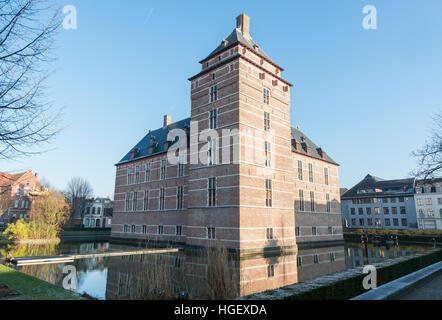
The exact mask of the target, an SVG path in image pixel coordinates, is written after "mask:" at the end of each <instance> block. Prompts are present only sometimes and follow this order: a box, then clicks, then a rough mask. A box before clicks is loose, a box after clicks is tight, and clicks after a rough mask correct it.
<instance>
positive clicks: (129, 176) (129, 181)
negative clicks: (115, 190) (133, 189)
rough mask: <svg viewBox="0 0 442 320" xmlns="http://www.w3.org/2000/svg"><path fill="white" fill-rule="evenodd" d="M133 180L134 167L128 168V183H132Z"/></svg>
mask: <svg viewBox="0 0 442 320" xmlns="http://www.w3.org/2000/svg"><path fill="white" fill-rule="evenodd" d="M132 181H133V171H132V168H129V169H127V184H132Z"/></svg>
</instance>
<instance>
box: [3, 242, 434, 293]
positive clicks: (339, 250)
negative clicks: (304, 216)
mask: <svg viewBox="0 0 442 320" xmlns="http://www.w3.org/2000/svg"><path fill="white" fill-rule="evenodd" d="M7 249H10V250H11V249H12V250H14V252H15V253H16V254H17V253H20V254H22V253H37V254H38V255H40V253H43V254H45V255H46V254H61V253H79V254H84V253H96V252H104V251H124V250H133V249H134V248H133V247H130V246H122V245H115V244H111V245H110V244H109V243H107V242H95V243H82V244H78V243H74V244H69V243H62V244H60V245H59V246H55V247H47V248H46V247H40V246H38V247H36V246H34V247H9V248H3V250H0V252H2V254H3V252H5V250H7ZM428 249H429V248H428V247H425V246H407V245H401V246H392V247H390V248H388V249H387V248H386V247H375V246H372V245H369V247H368V248H367V251H366V249H365V248H364V246H363V245H362V244H357V243H353V244H346V245H342V246H333V247H326V248H312V249H300V250H299V252H298V254H297V255H279V256H268V257H256V258H247V259H238V258H236V257H232V256H230V255H228V254H227V252H225V251H223V250H220V249H218V250H215V251H204V252H194V251H193V252H179V253H162V254H148V255H135V256H122V257H106V258H105V257H100V258H91V259H81V260H75V261H74V262H72V263H69V265H74V266H75V267H76V270H77V289H76V291H77V292H78V293H87V294H88V295H90V296H93V297H96V298H98V299H108V300H117V299H137V300H144V299H148V300H151V299H180V298H181V299H232V298H235V297H239V296H244V295H248V294H253V293H258V292H262V291H266V290H271V289H276V288H279V287H283V286H287V285H290V284H294V283H297V282H305V281H308V280H311V279H314V278H317V277H320V276H323V275H327V274H334V273H337V272H340V271H343V270H345V269H348V268H354V267H359V266H362V265H364V264H367V263H373V262H378V261H381V260H384V259H388V258H394V257H400V256H404V255H408V254H411V253H413V252H416V251H423V250H428ZM16 256H18V255H16ZM65 265H66V264H49V265H37V266H23V267H19V268H18V269H19V270H20V271H21V272H24V273H26V274H29V275H32V276H36V277H38V278H40V279H42V280H45V281H48V282H50V283H53V284H56V285H59V286H62V282H63V276H64V275H63V268H64V266H65Z"/></svg>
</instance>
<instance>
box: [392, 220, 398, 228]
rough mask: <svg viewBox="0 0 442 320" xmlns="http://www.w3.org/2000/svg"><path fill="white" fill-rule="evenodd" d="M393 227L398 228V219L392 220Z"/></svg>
mask: <svg viewBox="0 0 442 320" xmlns="http://www.w3.org/2000/svg"><path fill="white" fill-rule="evenodd" d="M393 225H394V226H395V227H398V226H399V219H393Z"/></svg>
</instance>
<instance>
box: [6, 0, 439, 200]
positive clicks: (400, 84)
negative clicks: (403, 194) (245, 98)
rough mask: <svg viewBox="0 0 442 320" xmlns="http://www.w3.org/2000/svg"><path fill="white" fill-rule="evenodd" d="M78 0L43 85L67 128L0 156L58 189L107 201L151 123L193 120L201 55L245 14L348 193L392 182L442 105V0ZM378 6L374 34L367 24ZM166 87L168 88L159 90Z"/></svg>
mask: <svg viewBox="0 0 442 320" xmlns="http://www.w3.org/2000/svg"><path fill="white" fill-rule="evenodd" d="M57 3H59V4H60V5H62V6H63V5H69V4H72V5H75V7H76V8H77V15H78V16H77V18H78V29H77V30H69V31H68V30H62V31H61V33H60V34H59V36H58V38H57V49H56V51H55V54H56V56H57V57H58V61H57V62H56V63H55V64H54V66H53V69H54V70H55V73H54V75H53V76H52V77H51V79H50V81H49V82H48V94H49V96H50V98H51V100H52V101H53V102H54V104H55V105H56V106H58V107H64V119H63V123H62V125H63V126H64V127H65V129H64V130H63V131H62V133H61V134H60V135H59V136H58V137H57V138H56V140H55V141H54V142H53V143H52V144H51V146H50V148H51V149H53V150H52V151H50V152H47V153H44V154H42V155H38V156H32V157H30V158H23V159H20V160H19V161H1V162H0V167H1V170H2V171H20V170H24V169H26V170H27V169H32V170H33V171H37V172H39V174H40V176H42V177H45V178H46V179H47V180H49V181H50V182H51V183H52V184H53V185H54V186H56V187H58V188H60V189H63V188H65V187H66V184H67V181H68V180H69V179H70V178H71V177H74V176H82V177H84V178H87V179H88V180H89V181H90V183H91V184H92V186H93V188H94V190H95V194H96V195H100V196H113V188H114V183H115V167H114V164H115V163H116V162H118V161H119V160H120V159H121V158H122V157H123V156H124V155H125V154H126V153H127V152H128V151H129V149H130V148H132V147H133V146H134V145H135V144H136V143H137V142H138V141H139V140H140V139H141V138H142V137H143V136H144V135H145V134H146V132H147V131H148V130H149V129H155V128H158V127H160V126H161V125H162V117H163V115H164V114H166V113H169V114H171V115H172V117H173V120H174V121H175V120H181V119H183V118H186V117H188V116H189V114H190V83H189V82H188V81H187V79H188V78H189V77H190V76H192V75H194V74H196V73H197V72H199V71H200V65H199V63H198V61H200V60H201V59H202V58H204V57H206V56H207V54H209V53H210V52H211V51H212V50H213V49H214V48H215V47H216V46H218V45H219V43H220V41H221V40H222V39H223V38H225V37H227V36H228V35H229V34H230V32H231V31H232V30H233V28H234V27H235V17H236V16H237V15H238V14H240V13H246V14H247V15H249V16H250V17H251V35H252V37H253V39H254V40H255V42H257V43H258V44H259V45H260V47H261V48H262V49H263V50H264V51H265V52H266V53H267V54H268V55H269V56H270V57H271V58H272V59H273V60H274V61H275V62H276V63H277V64H279V65H280V66H282V67H283V68H284V69H285V71H284V73H283V77H284V78H285V79H286V80H288V81H289V82H291V83H294V84H295V86H294V88H293V89H292V97H293V99H292V107H291V108H292V110H291V111H292V125H293V126H299V128H300V129H301V130H302V131H303V132H304V133H305V134H307V135H308V136H309V137H310V138H311V139H312V140H313V141H315V142H316V143H317V144H318V145H320V146H321V147H323V148H324V149H325V150H326V151H327V153H328V154H329V155H330V156H331V157H333V158H334V159H335V161H337V162H338V163H340V165H341V167H340V179H341V186H342V187H351V186H352V185H354V184H355V183H357V182H358V181H360V180H361V179H362V178H363V177H364V176H365V175H366V174H367V173H371V174H373V175H376V176H380V177H383V178H385V179H394V178H402V177H407V176H408V175H409V172H410V171H411V170H412V169H413V168H414V166H415V163H416V162H415V159H413V158H412V157H411V156H410V153H411V152H412V151H413V150H415V149H416V148H418V147H419V146H421V145H422V144H423V143H424V142H425V139H426V138H427V137H428V135H429V134H430V126H431V116H432V115H433V114H434V113H435V112H436V111H437V110H440V109H442V42H441V41H440V39H441V36H442V19H441V18H440V12H442V1H440V0H426V1H417V0H400V1H399V0H391V1H385V0H384V1H376V0H364V1H359V0H338V1H328V0H321V1H320V0H310V1H299V0H298V1H274V2H272V3H269V2H262V3H261V2H260V1H238V0H237V1H229V0H226V1H223V2H219V1H218V2H216V1H215V2H208V1H147V0H143V1H141V0H131V1H122V0H115V1H105V0H93V1H90V0H75V1H68V0H66V1H65V0H59V1H57ZM365 5H374V6H376V8H377V14H378V29H377V30H365V29H363V28H362V19H363V18H364V14H363V13H362V8H363V7H364V6H365ZM164 83H167V85H164Z"/></svg>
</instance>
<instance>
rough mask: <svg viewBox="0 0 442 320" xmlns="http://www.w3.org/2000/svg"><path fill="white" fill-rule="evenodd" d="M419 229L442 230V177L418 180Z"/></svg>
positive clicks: (417, 207) (416, 199)
mask: <svg viewBox="0 0 442 320" xmlns="http://www.w3.org/2000/svg"><path fill="white" fill-rule="evenodd" d="M414 199H415V202H416V211H417V221H418V227H419V229H427V230H442V178H437V179H431V180H427V181H423V180H421V181H417V182H416V195H415V197H414Z"/></svg>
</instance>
